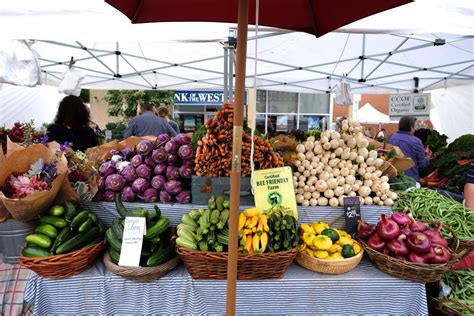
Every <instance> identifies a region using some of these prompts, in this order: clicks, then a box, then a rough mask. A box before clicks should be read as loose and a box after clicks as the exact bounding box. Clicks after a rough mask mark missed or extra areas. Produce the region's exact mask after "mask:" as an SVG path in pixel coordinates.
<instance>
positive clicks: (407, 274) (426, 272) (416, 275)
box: [360, 241, 468, 283]
mask: <svg viewBox="0 0 474 316" xmlns="http://www.w3.org/2000/svg"><path fill="white" fill-rule="evenodd" d="M360 243H361V244H362V246H363V247H364V249H365V251H367V254H368V255H369V258H370V260H371V261H372V262H373V263H374V264H375V266H377V268H379V269H380V270H382V271H383V272H385V273H388V274H390V275H391V276H394V277H397V278H400V279H405V280H411V281H416V282H421V283H430V282H436V281H439V280H441V278H442V277H443V274H445V273H447V272H449V271H451V268H452V266H453V265H454V264H455V263H457V262H458V261H459V260H460V259H461V258H462V257H463V256H464V255H465V254H466V253H467V252H468V251H467V250H466V249H464V250H462V251H461V252H459V253H457V254H456V255H455V257H454V259H453V260H451V261H449V262H447V263H443V264H420V263H413V262H409V261H403V260H399V259H395V258H393V257H390V256H387V255H385V254H383V253H381V252H378V251H376V250H374V249H372V248H370V247H369V246H367V244H365V243H364V242H362V241H361V242H360Z"/></svg>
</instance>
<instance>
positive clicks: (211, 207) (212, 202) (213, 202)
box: [207, 195, 216, 211]
mask: <svg viewBox="0 0 474 316" xmlns="http://www.w3.org/2000/svg"><path fill="white" fill-rule="evenodd" d="M207 207H208V208H209V210H211V211H212V210H214V209H215V208H216V198H215V196H214V195H211V197H210V198H209V200H208V201H207Z"/></svg>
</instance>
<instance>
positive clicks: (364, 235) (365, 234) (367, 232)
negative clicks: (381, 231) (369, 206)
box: [357, 220, 375, 241]
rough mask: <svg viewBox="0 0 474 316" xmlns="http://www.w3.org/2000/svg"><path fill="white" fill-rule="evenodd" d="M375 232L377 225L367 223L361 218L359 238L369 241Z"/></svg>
mask: <svg viewBox="0 0 474 316" xmlns="http://www.w3.org/2000/svg"><path fill="white" fill-rule="evenodd" d="M374 232H375V225H371V224H367V223H366V222H364V221H363V220H359V229H358V231H357V238H359V239H361V240H363V241H367V239H369V237H370V236H372V234H373V233H374Z"/></svg>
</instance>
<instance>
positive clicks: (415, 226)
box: [410, 216, 426, 232]
mask: <svg viewBox="0 0 474 316" xmlns="http://www.w3.org/2000/svg"><path fill="white" fill-rule="evenodd" d="M410 219H411V223H410V230H411V231H412V232H424V231H425V230H426V224H425V223H423V222H420V221H417V220H415V219H414V218H413V217H411V216H410Z"/></svg>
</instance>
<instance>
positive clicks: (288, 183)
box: [252, 167, 298, 218]
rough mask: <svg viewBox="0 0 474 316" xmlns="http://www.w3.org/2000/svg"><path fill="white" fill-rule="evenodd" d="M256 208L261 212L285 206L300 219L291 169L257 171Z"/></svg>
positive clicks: (254, 178)
mask: <svg viewBox="0 0 474 316" xmlns="http://www.w3.org/2000/svg"><path fill="white" fill-rule="evenodd" d="M252 184H253V188H254V193H255V206H256V207H257V208H258V209H261V210H268V209H269V208H271V207H278V206H283V207H286V208H288V209H290V210H292V211H294V213H293V215H294V216H295V217H296V218H298V211H297V208H296V197H295V188H294V186H293V173H292V172H291V168H290V167H282V168H273V169H265V170H258V171H255V172H254V174H253V183H252Z"/></svg>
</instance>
